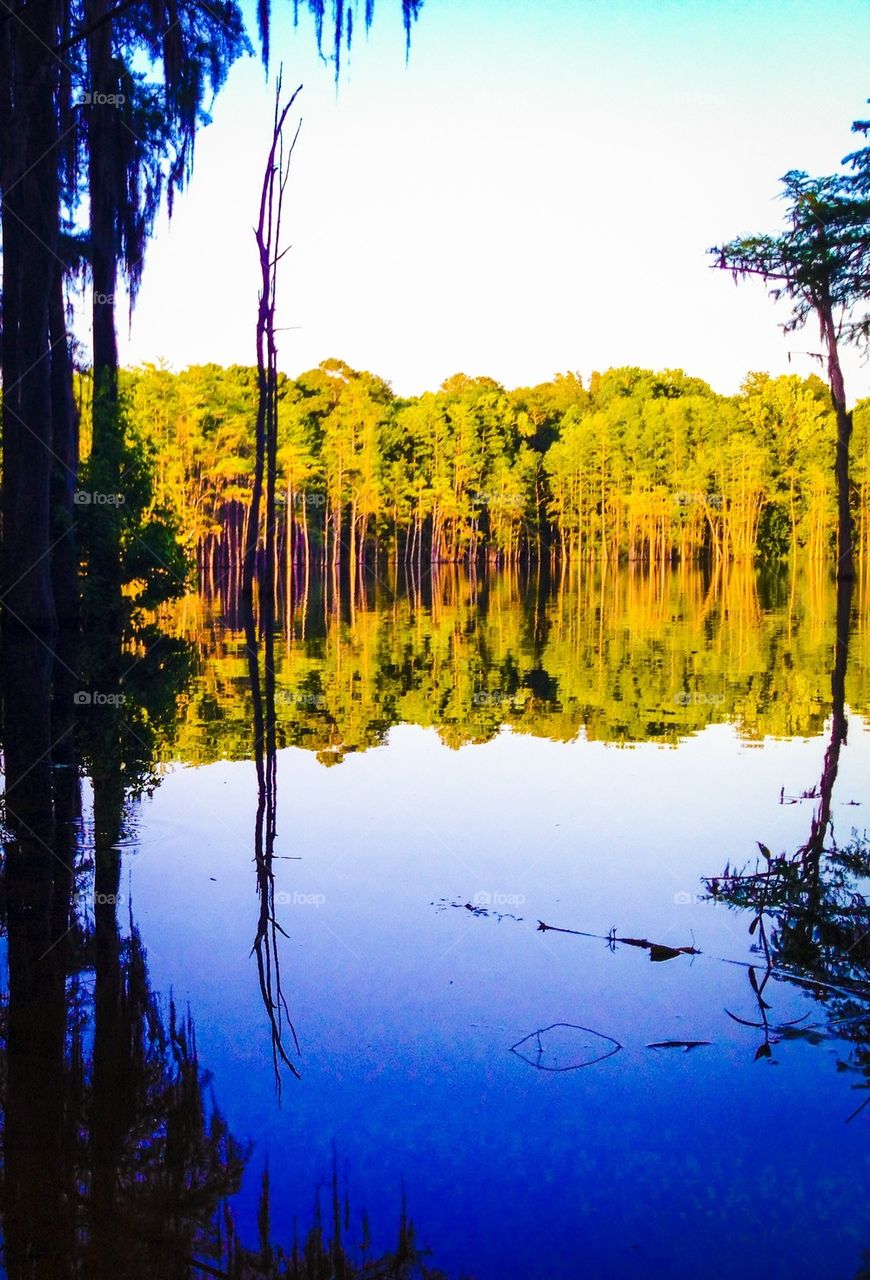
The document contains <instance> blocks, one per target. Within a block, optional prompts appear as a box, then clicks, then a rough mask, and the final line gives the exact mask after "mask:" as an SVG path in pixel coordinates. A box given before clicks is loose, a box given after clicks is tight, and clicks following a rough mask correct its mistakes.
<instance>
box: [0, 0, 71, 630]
mask: <svg viewBox="0 0 870 1280" xmlns="http://www.w3.org/2000/svg"><path fill="white" fill-rule="evenodd" d="M19 7H23V6H20V5H15V6H14V9H13V10H12V11H11V12H10V13H8V14H7V15H6V21H5V22H4V23H3V24H2V35H0V131H2V136H3V171H2V174H0V184H2V188H3V210H2V235H3V302H2V322H3V348H2V366H3V367H2V376H3V388H4V395H3V535H4V547H3V552H4V564H3V584H4V590H3V605H4V609H5V611H6V614H7V616H8V617H9V619H10V620H13V621H14V620H17V621H19V622H21V623H22V624H24V625H25V626H26V627H30V628H33V629H37V630H43V631H51V630H53V628H54V626H55V623H56V615H55V608H54V596H53V591H52V582H51V563H50V557H49V548H50V537H49V530H50V480H51V463H52V455H51V449H52V409H51V361H50V358H49V305H50V299H51V295H52V283H53V281H54V278H55V271H56V266H57V261H58V259H57V250H58V248H59V221H60V215H59V196H58V183H57V142H58V137H57V134H58V128H57V114H56V103H55V88H56V82H57V77H58V69H59V66H60V64H59V62H58V61H57V60H56V59H51V58H47V57H46V55H45V50H46V48H49V49H50V48H53V47H54V45H55V44H56V43H57V39H58V32H59V30H60V22H59V17H60V4H59V0H41V3H40V4H37V5H29V6H28V7H27V17H26V20H23V19H20V18H18V17H17V15H16V13H15V11H14V10H15V9H18V8H19Z"/></svg>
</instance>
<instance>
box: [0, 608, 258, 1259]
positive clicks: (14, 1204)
mask: <svg viewBox="0 0 870 1280" xmlns="http://www.w3.org/2000/svg"><path fill="white" fill-rule="evenodd" d="M88 643H89V644H91V646H92V649H91V657H92V658H93V659H94V663H95V665H94V667H93V670H94V671H95V672H96V671H99V672H100V678H101V684H100V686H98V688H99V691H100V693H101V694H104V693H105V692H106V690H107V688H110V687H112V684H111V682H112V681H113V680H114V678H115V677H117V676H118V675H119V673H120V670H121V668H122V666H123V665H124V664H125V663H126V665H129V663H130V661H131V656H130V653H129V651H128V652H127V653H126V656H124V655H123V654H122V649H121V644H120V640H119V638H118V637H117V636H116V637H114V639H112V638H111V637H109V636H107V635H104V637H103V639H102V641H101V642H100V643H99V644H98V643H97V641H96V640H95V638H94V637H90V638H89V641H88ZM85 647H87V646H85ZM74 649H75V646H74V643H73V642H72V641H71V640H70V638H69V637H64V638H63V641H62V642H61V643H60V644H58V646H57V651H56V652H55V653H54V654H52V653H51V651H50V650H49V647H48V645H47V644H38V645H37V644H35V643H34V642H33V640H32V639H31V637H30V636H24V637H21V636H17V635H15V634H14V633H13V632H12V630H11V629H7V631H6V633H5V635H4V664H3V671H4V686H3V694H4V698H3V703H4V719H3V724H4V746H5V756H6V815H5V817H6V832H7V839H6V842H5V844H6V858H5V864H4V876H3V882H4V889H5V908H6V911H5V914H6V925H7V929H8V935H9V1001H8V1021H7V1028H6V1037H5V1068H6V1070H5V1077H6V1079H5V1090H4V1097H3V1119H4V1142H3V1149H4V1166H3V1196H2V1210H3V1223H4V1252H5V1261H6V1267H7V1273H8V1275H9V1276H10V1280H24V1278H26V1280H31V1278H33V1280H37V1278H38V1280H42V1277H45V1280H49V1278H50V1280H57V1278H60V1277H64V1276H69V1277H74V1276H78V1275H87V1276H88V1277H96V1278H97V1280H100V1277H105V1280H109V1277H111V1278H112V1280H118V1278H119V1277H120V1278H121V1280H123V1277H130V1278H131V1280H133V1277H136V1278H137V1280H138V1277H141V1276H142V1275H149V1276H154V1277H157V1278H158V1280H163V1278H164V1277H165V1278H166V1280H170V1278H171V1277H175V1276H183V1275H187V1274H188V1271H189V1263H190V1260H191V1258H192V1257H193V1256H194V1255H195V1254H200V1253H203V1254H205V1256H212V1257H216V1256H217V1255H218V1247H217V1241H216V1238H215V1235H214V1228H213V1220H214V1219H215V1215H216V1213H217V1210H218V1207H219V1205H220V1203H221V1202H222V1201H223V1200H224V1199H225V1198H226V1197H227V1196H228V1195H229V1194H230V1193H231V1192H233V1191H234V1190H236V1189H237V1188H238V1186H239V1183H240V1180H241V1174H242V1169H243V1165H244V1153H243V1151H242V1150H241V1148H240V1147H239V1145H238V1143H236V1142H235V1141H234V1140H233V1139H232V1138H231V1136H230V1135H229V1133H228V1132H227V1130H226V1127H225V1125H224V1124H223V1122H222V1120H221V1118H220V1115H219V1113H218V1112H217V1111H216V1109H215V1108H214V1107H213V1106H212V1105H210V1104H208V1103H207V1102H206V1099H205V1095H204V1086H205V1083H206V1081H205V1077H204V1076H203V1073H202V1071H201V1069H200V1066H199V1062H198V1059H197V1054H196V1045H195V1039H194V1035H193V1028H192V1024H191V1022H190V1019H189V1017H187V1018H184V1017H181V1016H179V1014H178V1012H177V1011H176V1009H175V1007H174V1005H173V1004H171V1003H170V1005H169V1008H168V1010H166V1011H164V1009H163V1008H162V1006H161V1004H160V1002H159V1001H158V999H157V997H156V996H155V995H154V993H153V992H152V991H151V989H150V985H149V981H148V974H147V966H146V961H145V954H144V950H143V948H142V945H141V942H140V939H139V935H138V932H137V931H136V929H135V927H134V926H132V923H131V927H130V931H129V936H127V937H122V935H121V931H120V928H119V924H118V914H119V906H120V898H121V894H120V888H119V886H120V853H119V842H120V840H121V837H122V831H123V826H124V819H125V811H126V807H127V799H128V796H129V794H130V792H131V791H135V790H136V789H137V788H138V787H141V785H143V783H145V782H146V781H147V779H148V778H149V777H150V776H151V770H153V761H152V760H151V759H149V758H148V757H149V754H150V753H149V749H148V746H149V744H148V741H147V729H148V724H149V722H148V716H147V713H146V710H145V709H143V708H142V707H141V706H137V708H136V709H135V711H133V710H131V711H130V712H129V713H128V714H129V715H130V719H131V723H128V724H124V723H123V721H122V715H121V712H120V710H119V708H121V707H122V706H124V705H126V704H120V703H107V704H98V705H92V706H91V707H84V708H82V709H81V711H80V712H79V716H83V717H84V718H79V719H78V723H77V722H76V712H77V711H78V708H77V707H76V704H75V702H74V694H75V693H76V692H80V689H79V685H80V683H81V682H80V680H79V678H78V677H77V676H76V674H75V667H76V663H75V652H74ZM97 650H99V653H98V652H97ZM155 670H156V671H160V670H161V667H160V666H159V664H158V666H157V668H156V669H155V668H154V667H153V666H152V667H151V669H150V676H149V674H148V672H146V671H144V670H143V671H142V672H141V677H142V678H143V679H145V678H146V677H147V678H148V679H149V680H150V682H151V683H150V688H151V690H152V701H151V708H152V710H153V709H155V708H156V707H157V706H158V705H159V703H160V700H161V697H162V699H163V701H164V702H165V703H167V704H171V703H172V702H174V698H175V695H176V694H177V691H178V681H177V675H178V667H177V664H176V666H173V665H172V664H167V665H165V666H163V667H162V671H163V677H164V682H166V680H167V679H168V683H169V684H170V686H171V688H170V689H168V690H167V689H163V691H162V694H160V693H159V692H158V690H157V689H156V683H155V680H156V678H155ZM114 687H120V681H118V684H117V685H116V686H114ZM103 705H105V707H106V710H107V714H106V715H105V716H103V715H102V714H101V713H102V710H103ZM91 711H93V712H95V714H96V718H94V717H90V718H88V713H90V712H91ZM140 715H141V716H142V717H143V718H142V719H141V720H140V719H138V718H137V717H139V716H140ZM135 726H138V728H137V727H135ZM143 735H145V736H143ZM133 741H138V742H139V749H138V753H137V752H131V751H130V747H131V745H132V742H133ZM79 745H80V746H81V747H82V749H83V751H84V752H85V753H86V754H87V755H88V757H89V759H90V764H89V769H90V772H91V776H92V782H93V793H94V839H93V841H86V840H84V838H83V827H82V823H81V821H80V812H81V797H80V792H79V785H78V771H77V759H76V749H77V746H79ZM152 745H153V744H152ZM125 757H127V758H125ZM133 760H135V761H138V766H135V767H134V764H133V763H132V761H133ZM91 851H92V852H93V855H94V858H93V873H94V880H93V883H94V903H93V925H90V924H89V923H88V914H87V912H86V911H84V910H82V909H81V906H82V900H81V898H80V897H79V896H78V895H77V894H76V893H75V889H74V885H75V880H76V878H77V877H80V876H81V875H82V874H84V873H85V872H86V870H87V865H86V862H85V855H86V854H87V853H88V852H91Z"/></svg>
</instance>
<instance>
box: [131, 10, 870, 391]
mask: <svg viewBox="0 0 870 1280" xmlns="http://www.w3.org/2000/svg"><path fill="white" fill-rule="evenodd" d="M273 5H274V9H275V15H276V24H275V30H274V33H273V59H274V64H273V70H274V69H276V68H277V63H278V62H279V61H281V62H283V67H284V78H285V84H288V85H289V84H291V83H292V85H293V86H294V87H295V85H296V84H298V83H301V84H302V85H303V89H302V92H301V94H300V96H299V99H298V103H299V107H300V114H301V116H302V130H301V133H300V137H299V142H298V145H297V149H296V152H295V154H294V157H293V163H292V172H291V177H290V183H289V187H288V205H287V208H286V211H285V227H284V230H285V242H286V243H287V244H290V245H292V248H291V249H290V252H289V253H288V255H287V257H286V258H285V259H284V265H283V268H282V275H281V281H280V297H279V318H278V323H279V325H280V326H281V328H282V330H283V331H282V332H281V333H280V335H279V348H280V352H279V364H280V366H281V367H282V368H283V369H284V370H286V372H287V373H289V374H291V375H295V374H298V373H300V372H302V371H303V370H305V369H309V368H311V367H313V366H315V365H317V364H319V363H320V362H321V361H322V360H325V359H327V358H329V357H333V356H335V357H338V358H340V359H342V360H345V361H347V363H348V364H350V365H352V366H353V367H355V368H358V369H368V370H370V371H372V372H374V373H377V374H379V375H381V376H382V377H384V378H386V379H387V380H388V381H389V382H390V383H391V384H392V386H393V388H394V390H395V391H396V392H397V393H398V394H400V395H411V394H417V393H419V392H421V391H423V390H426V389H435V388H437V387H438V386H439V385H440V384H441V382H443V380H444V379H445V378H447V377H449V376H450V375H451V374H453V373H456V372H459V371H462V372H464V373H467V374H469V375H480V374H486V375H488V376H490V377H494V378H496V379H498V380H499V381H500V382H502V383H503V384H504V385H506V386H508V387H514V386H522V385H528V384H530V383H535V382H540V381H543V380H545V379H547V378H549V377H551V376H552V375H553V374H554V373H555V372H557V371H560V370H568V369H572V370H576V371H578V372H580V373H581V374H583V375H584V376H587V377H588V374H589V373H590V372H591V371H592V370H593V369H605V368H608V367H611V366H616V365H640V366H643V367H649V368H656V369H660V368H683V369H685V370H687V371H688V372H689V373H691V374H693V375H696V376H699V377H703V378H705V379H707V380H708V381H709V382H710V383H711V384H712V385H713V386H714V387H715V388H716V389H717V390H719V391H722V392H724V393H731V392H734V391H736V390H737V389H738V388H739V386H740V383H741V382H742V380H743V378H744V376H745V374H746V373H747V372H748V371H749V370H755V369H766V370H769V371H770V372H772V373H781V372H797V373H809V372H812V371H814V370H819V371H820V372H821V371H822V370H821V367H820V366H819V365H818V364H817V362H816V361H814V359H813V357H812V355H810V354H806V353H811V352H815V351H818V350H819V345H820V344H819V339H818V334H817V332H816V331H815V330H814V329H813V328H812V327H808V328H807V329H806V330H805V331H803V332H802V333H799V334H797V335H790V336H789V337H788V338H786V337H784V335H783V334H782V333H781V330H780V329H779V327H778V326H779V324H780V323H781V322H782V321H784V320H785V319H786V315H787V311H786V308H785V306H783V305H780V306H778V307H777V306H775V305H774V304H773V303H772V302H771V301H770V300H769V299H768V298H767V296H766V293H765V290H764V286H763V285H762V284H759V283H754V282H753V283H751V284H744V285H740V286H739V287H736V286H735V285H734V283H733V281H732V280H731V277H730V276H728V275H726V274H725V273H723V272H719V271H716V270H711V268H710V260H709V259H708V258H707V256H706V250H707V249H708V247H709V246H710V245H712V244H716V243H721V242H722V241H725V240H728V239H731V238H733V237H734V236H735V235H738V234H743V233H747V232H754V231H761V230H774V229H775V228H776V226H777V225H778V222H779V220H780V219H781V216H782V209H781V206H780V205H779V203H778V202H777V199H776V194H777V190H778V179H779V177H780V176H781V175H782V174H783V173H785V172H786V171H787V170H789V169H794V168H800V169H806V170H808V171H810V172H829V171H831V170H832V169H834V168H836V166H837V165H838V163H839V162H840V160H841V158H842V157H843V155H845V154H846V153H847V152H848V151H849V150H851V149H852V148H853V146H855V145H856V142H857V140H856V139H855V136H854V135H853V134H852V133H851V132H850V125H851V122H852V120H853V119H855V118H858V117H860V116H863V115H866V114H867V109H866V102H867V99H868V97H870V68H868V65H867V57H866V53H867V50H868V49H870V6H868V5H867V4H866V2H865V0H827V3H826V4H824V5H820V4H819V3H818V0H812V2H804V0H753V2H750V0H727V2H726V0H704V2H703V3H698V0H657V2H656V3H641V2H640V0H608V2H606V3H605V0H536V2H535V4H533V5H530V4H528V3H526V0H425V4H424V6H423V10H422V13H421V15H420V19H419V21H418V22H417V24H416V26H415V29H414V33H413V40H412V46H411V52H410V58H409V60H408V62H407V64H406V61H405V49H404V31H403V28H402V20H401V4H400V2H399V0H378V3H377V5H376V12H375V21H374V25H373V27H372V30H371V32H370V34H369V36H368V37H367V38H363V37H362V35H360V34H357V36H356V38H355V40H354V48H353V52H352V58H351V63H350V67H349V69H347V70H346V71H345V72H343V74H342V79H341V84H340V86H339V88H338V91H337V92H336V88H335V84H334V80H333V72H332V68H331V67H329V66H327V65H324V64H323V63H322V62H321V61H320V60H319V59H318V57H317V54H316V46H315V41H314V35H313V28H312V26H311V23H310V22H309V21H308V20H307V17H302V16H300V26H299V28H298V29H296V30H294V28H293V25H292V21H291V20H290V13H291V10H292V6H291V4H290V0H273ZM252 25H253V24H252ZM273 95H274V90H273V87H272V82H271V81H270V80H267V79H266V76H265V73H264V71H263V67H262V64H261V63H260V62H259V61H258V60H257V59H255V58H248V59H245V60H244V61H243V62H241V63H239V64H237V66H236V67H235V68H234V70H233V71H232V72H231V75H230V78H229V80H228V82H227V85H226V86H225V88H224V90H223V91H222V93H221V95H220V96H219V98H218V100H217V102H216V103H215V105H214V109H213V123H212V124H211V125H210V126H208V128H206V129H205V130H204V131H203V132H202V134H201V135H200V137H199V139H198V141H197V146H196V163H195V171H194V175H193V178H192V181H191V183H190V186H189V188H188V190H187V191H186V192H185V193H184V194H183V195H182V196H181V198H180V199H179V200H178V202H177V204H176V208H175V211H174V214H173V218H172V221H171V223H168V224H167V222H166V220H165V219H164V220H163V221H162V223H161V225H160V227H159V230H158V234H157V236H156V238H155V240H154V242H153V244H152V245H151V247H150V249H149V252H148V257H147V261H146V268H145V276H144V281H143V285H142V289H141V293H140V297H139V301H138V303H137V307H136V310H135V312H134V314H133V320H132V327H131V329H130V332H129V334H128V332H127V326H126V324H123V325H122V327H123V333H122V334H121V335H120V337H121V355H122V359H123V360H124V362H125V363H127V364H138V363H142V362H146V361H157V360H164V361H165V362H166V363H167V364H168V365H169V366H170V367H171V368H173V369H182V368H184V367H185V366H187V365H189V364H200V363H206V362H211V361H214V362H217V363H219V364H229V363H244V364H250V363H253V362H254V326H255V321H256V307H257V286H258V272H257V261H256V255H255V249H254V237H253V231H252V227H253V223H254V222H255V220H256V208H257V200H258V193H259V187H260V183H261V179H262V171H263V165H264V162H265V156H266V152H267V149H268V145H269V141H270V129H271V116H272V110H273V102H274V97H273ZM790 355H791V359H790V358H789V357H790ZM846 372H847V377H848V388H847V389H848V390H849V392H850V398H851V399H856V398H858V397H859V396H862V395H867V394H870V366H868V365H866V364H862V363H861V361H860V360H859V359H858V357H857V356H854V357H850V358H849V359H848V361H847V363H846Z"/></svg>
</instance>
